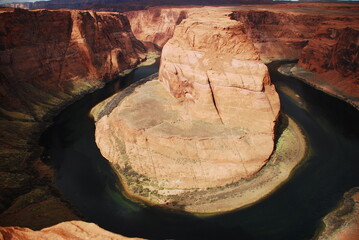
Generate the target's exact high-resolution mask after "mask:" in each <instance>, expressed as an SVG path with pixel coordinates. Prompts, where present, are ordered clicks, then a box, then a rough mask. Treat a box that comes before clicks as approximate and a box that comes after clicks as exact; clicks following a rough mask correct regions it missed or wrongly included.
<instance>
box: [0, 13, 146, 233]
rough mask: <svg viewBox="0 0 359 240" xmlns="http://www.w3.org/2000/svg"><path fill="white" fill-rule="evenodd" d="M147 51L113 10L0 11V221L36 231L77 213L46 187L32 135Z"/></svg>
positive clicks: (48, 176)
mask: <svg viewBox="0 0 359 240" xmlns="http://www.w3.org/2000/svg"><path fill="white" fill-rule="evenodd" d="M146 51H147V50H146V48H145V47H144V45H143V44H142V43H141V42H140V41H138V40H137V39H136V38H135V37H134V35H133V34H132V32H131V29H130V25H129V22H128V20H127V18H126V17H125V16H123V15H121V14H118V13H97V12H92V11H75V10H73V11H67V10H63V11H47V10H38V11H27V10H12V9H7V10H5V11H2V12H0V79H1V81H0V133H1V135H0V149H1V150H0V158H1V162H0V189H1V190H0V200H1V205H0V211H1V214H0V225H2V226H8V225H16V226H27V227H32V228H34V229H39V228H42V227H45V226H50V225H53V224H56V223H58V222H61V221H66V220H72V219H78V218H79V217H78V216H77V215H76V214H74V213H73V211H72V210H70V209H69V208H68V206H67V204H66V203H65V202H63V201H62V200H61V197H60V196H59V194H58V193H57V191H56V190H55V189H53V187H52V184H51V181H52V176H53V173H52V170H51V169H50V168H49V167H47V166H46V165H44V164H43V163H42V161H41V160H40V155H41V152H42V150H41V149H40V147H39V146H38V144H37V140H38V137H39V134H40V133H41V132H42V131H43V129H44V127H45V126H46V125H48V124H49V123H50V122H49V118H50V117H51V116H53V115H54V114H55V113H56V112H57V111H58V110H59V109H61V108H63V107H64V105H66V104H68V103H69V102H70V101H73V100H74V99H76V98H77V97H79V96H81V95H83V94H85V93H87V92H89V91H93V90H94V89H96V88H99V87H101V86H103V84H104V82H105V81H108V80H110V79H111V78H114V77H116V76H117V75H118V74H119V73H120V72H122V71H124V70H126V69H129V68H133V67H134V66H136V65H137V64H138V63H139V62H141V61H142V60H143V59H144V58H145V54H146Z"/></svg>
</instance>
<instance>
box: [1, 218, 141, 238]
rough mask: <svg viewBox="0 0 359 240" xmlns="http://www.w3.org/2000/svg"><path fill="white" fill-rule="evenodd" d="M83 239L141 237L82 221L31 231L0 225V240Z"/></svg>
mask: <svg viewBox="0 0 359 240" xmlns="http://www.w3.org/2000/svg"><path fill="white" fill-rule="evenodd" d="M10 239H12V240H27V239H29V240H30V239H31V240H32V239H38V240H48V239H57V240H67V239H73V240H77V239H78V240H83V239H98V240H125V239H133V240H140V239H142V238H127V237H124V236H121V235H119V234H115V233H111V232H109V231H106V230H104V229H102V228H100V227H99V226H97V225H96V224H93V223H87V222H82V221H71V222H63V223H60V224H57V225H54V226H52V227H49V228H44V229H42V230H39V231H33V230H31V229H28V228H20V227H0V240H10Z"/></svg>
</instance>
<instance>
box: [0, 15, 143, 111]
mask: <svg viewBox="0 0 359 240" xmlns="http://www.w3.org/2000/svg"><path fill="white" fill-rule="evenodd" d="M0 22H1V25H0V29H1V35H0V56H1V58H0V74H1V75H0V76H1V79H2V88H1V95H0V97H1V102H2V109H4V110H6V111H14V110H17V111H18V110H19V109H20V108H26V113H28V114H30V115H32V117H34V118H41V113H38V112H37V111H36V107H34V106H38V105H41V104H47V102H46V100H47V98H49V97H51V96H53V95H54V96H55V97H58V96H57V95H60V96H59V97H58V98H61V97H63V96H61V94H62V95H63V94H69V95H71V93H72V92H75V91H76V90H75V89H76V88H78V86H81V87H82V86H84V85H100V81H102V80H106V79H111V78H113V77H115V76H117V75H118V74H119V73H120V72H122V71H123V70H125V69H128V68H131V67H134V66H135V65H136V64H138V63H139V62H140V60H141V59H143V58H144V54H145V52H146V48H145V47H144V46H143V44H142V43H141V42H139V41H138V40H136V38H135V37H134V36H133V34H132V32H131V28H130V24H129V22H128V20H127V18H126V17H125V16H123V15H121V14H118V13H100V12H91V11H75V10H74V11H46V10H39V11H26V10H18V9H16V10H15V11H13V12H9V11H8V12H2V13H1V14H0ZM45 87H46V93H42V94H40V93H39V92H41V91H42V90H43V89H45ZM13 89H17V90H16V91H13ZM58 92H61V94H58ZM36 95H37V96H36ZM48 95H50V96H48ZM34 96H36V97H34Z"/></svg>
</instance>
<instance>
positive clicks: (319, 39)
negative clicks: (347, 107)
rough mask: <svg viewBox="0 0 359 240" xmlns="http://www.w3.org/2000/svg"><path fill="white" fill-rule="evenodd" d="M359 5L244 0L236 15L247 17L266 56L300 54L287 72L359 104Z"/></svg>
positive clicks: (252, 35)
mask: <svg viewBox="0 0 359 240" xmlns="http://www.w3.org/2000/svg"><path fill="white" fill-rule="evenodd" d="M358 9H359V6H358V5H357V4H348V3H347V4H314V3H313V4H278V5H272V6H256V7H251V6H243V7H241V9H240V10H238V11H234V13H233V14H232V18H233V19H236V20H238V21H241V22H243V23H245V27H246V29H247V32H248V34H249V36H250V38H251V39H252V41H253V42H254V45H255V46H256V48H257V49H258V51H259V53H260V56H261V59H262V60H264V61H266V62H269V61H273V60H286V59H292V60H294V59H299V62H298V65H297V66H296V67H294V68H292V69H287V71H283V72H287V73H288V74H291V75H293V76H295V77H299V78H301V79H303V80H304V81H306V82H309V83H310V84H311V85H313V86H315V87H317V88H319V89H321V90H323V91H325V92H327V93H330V94H332V95H334V96H337V97H339V98H342V99H344V100H345V101H348V102H349V103H351V104H352V105H353V106H355V107H356V108H359V88H358V87H357V85H358V83H359V82H358V81H359V75H358V70H357V68H358V62H359V59H358V58H359V57H358V51H359V47H358V39H359V37H358V26H359V15H358ZM292 66H294V64H293V65H292Z"/></svg>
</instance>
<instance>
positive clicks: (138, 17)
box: [125, 7, 188, 48]
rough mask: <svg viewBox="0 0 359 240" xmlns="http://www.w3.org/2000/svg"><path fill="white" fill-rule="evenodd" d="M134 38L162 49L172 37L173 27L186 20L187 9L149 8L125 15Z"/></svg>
mask: <svg viewBox="0 0 359 240" xmlns="http://www.w3.org/2000/svg"><path fill="white" fill-rule="evenodd" d="M125 14H126V16H127V17H128V19H129V21H130V23H131V28H132V31H133V33H134V34H135V36H136V38H137V39H139V40H141V41H145V42H152V43H154V44H156V45H157V46H158V47H160V48H162V47H163V46H164V45H165V43H166V42H167V41H168V40H169V39H170V38H171V37H172V36H173V32H174V29H175V26H176V25H178V24H179V23H180V22H181V21H182V20H183V19H185V18H187V16H188V10H187V8H160V7H157V8H150V9H148V10H143V11H132V12H127V13H125Z"/></svg>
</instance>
